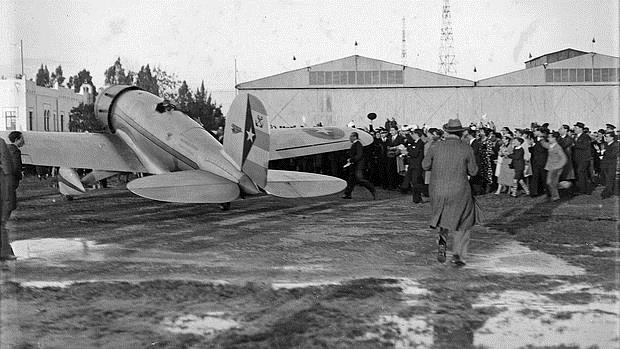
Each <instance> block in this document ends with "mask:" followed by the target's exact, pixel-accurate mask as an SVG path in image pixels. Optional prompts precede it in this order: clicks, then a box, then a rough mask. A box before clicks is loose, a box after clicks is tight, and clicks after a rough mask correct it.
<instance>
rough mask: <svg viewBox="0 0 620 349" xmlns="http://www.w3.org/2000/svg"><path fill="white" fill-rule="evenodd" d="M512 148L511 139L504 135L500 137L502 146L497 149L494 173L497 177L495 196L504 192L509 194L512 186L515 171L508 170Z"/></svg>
mask: <svg viewBox="0 0 620 349" xmlns="http://www.w3.org/2000/svg"><path fill="white" fill-rule="evenodd" d="M513 148H514V146H513V145H512V137H510V135H509V134H508V133H506V135H505V136H503V137H502V145H501V146H500V147H499V156H498V158H497V170H496V171H495V175H496V176H497V191H496V192H495V194H496V195H499V194H501V193H502V192H503V191H504V190H505V191H506V193H509V189H510V187H511V186H512V180H513V179H514V174H515V171H514V170H513V169H512V168H510V164H511V163H512V159H511V158H509V157H508V155H510V154H512V150H513Z"/></svg>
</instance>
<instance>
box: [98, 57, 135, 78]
mask: <svg viewBox="0 0 620 349" xmlns="http://www.w3.org/2000/svg"><path fill="white" fill-rule="evenodd" d="M104 74H105V84H106V85H133V77H134V75H135V74H134V72H132V71H131V70H129V71H128V72H127V73H125V68H123V64H122V63H121V58H120V57H118V58H117V59H116V62H114V64H113V65H112V66H111V67H109V68H108V69H106V71H105V73H104Z"/></svg>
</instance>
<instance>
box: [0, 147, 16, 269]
mask: <svg viewBox="0 0 620 349" xmlns="http://www.w3.org/2000/svg"><path fill="white" fill-rule="evenodd" d="M13 179H14V178H13V158H12V157H11V153H10V152H9V148H8V147H7V145H6V142H5V141H4V139H2V138H0V199H1V200H0V208H1V210H0V211H1V212H0V260H2V261H5V260H12V259H15V255H14V254H13V249H12V248H11V245H10V242H9V234H8V232H7V230H6V221H7V219H8V218H9V216H10V214H11V211H12V208H11V207H12V205H13V203H12V201H11V200H12V198H14V196H15V188H14V180H13Z"/></svg>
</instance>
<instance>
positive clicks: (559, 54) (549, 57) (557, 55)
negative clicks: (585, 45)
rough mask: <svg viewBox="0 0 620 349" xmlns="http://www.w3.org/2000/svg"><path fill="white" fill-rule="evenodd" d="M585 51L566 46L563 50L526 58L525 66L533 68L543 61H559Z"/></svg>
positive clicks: (579, 54)
mask: <svg viewBox="0 0 620 349" xmlns="http://www.w3.org/2000/svg"><path fill="white" fill-rule="evenodd" d="M586 53H587V52H584V51H579V50H575V49H572V48H566V49H563V50H559V51H555V52H551V53H546V54H544V55H542V56H538V57H535V58H532V59H530V60H527V61H525V68H533V67H536V66H539V65H542V64H544V63H547V64H548V63H553V62H559V61H562V60H565V59H570V58H573V57H577V56H581V55H585V54H586Z"/></svg>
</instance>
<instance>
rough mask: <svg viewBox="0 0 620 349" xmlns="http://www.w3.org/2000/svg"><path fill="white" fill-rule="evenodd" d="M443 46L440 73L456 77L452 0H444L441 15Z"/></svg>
mask: <svg viewBox="0 0 620 349" xmlns="http://www.w3.org/2000/svg"><path fill="white" fill-rule="evenodd" d="M441 17H442V25H441V46H440V47H439V72H440V73H442V74H445V75H456V63H455V62H454V46H453V43H454V37H453V35H452V17H451V15H450V0H443V11H442V14H441Z"/></svg>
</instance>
